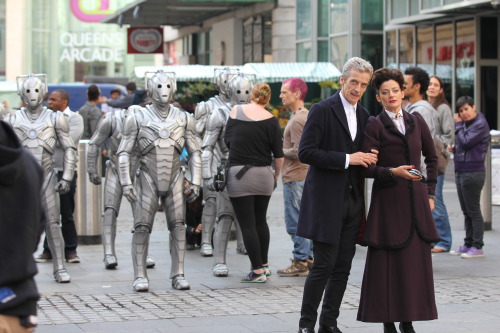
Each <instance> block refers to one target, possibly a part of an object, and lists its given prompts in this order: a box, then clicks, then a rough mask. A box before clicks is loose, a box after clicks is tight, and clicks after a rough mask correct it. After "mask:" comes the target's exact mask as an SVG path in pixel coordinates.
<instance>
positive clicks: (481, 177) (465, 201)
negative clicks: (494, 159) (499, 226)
mask: <svg viewBox="0 0 500 333" xmlns="http://www.w3.org/2000/svg"><path fill="white" fill-rule="evenodd" d="M485 178H486V173H485V172H484V171H478V172H456V173H455V183H456V184H457V192H458V199H459V200H460V207H461V208H462V212H463V214H464V223H465V238H464V245H465V246H467V247H475V248H476V249H482V248H483V245H484V242H483V235H484V220H483V215H482V213H481V204H480V199H481V190H482V189H483V186H484V181H485Z"/></svg>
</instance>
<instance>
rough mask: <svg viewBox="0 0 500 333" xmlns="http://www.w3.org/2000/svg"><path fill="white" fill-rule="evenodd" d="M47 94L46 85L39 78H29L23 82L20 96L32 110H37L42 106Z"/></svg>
mask: <svg viewBox="0 0 500 333" xmlns="http://www.w3.org/2000/svg"><path fill="white" fill-rule="evenodd" d="M45 92H46V91H45V85H44V84H43V82H42V81H41V80H40V79H39V78H36V77H28V78H27V79H26V80H25V81H24V82H23V84H22V86H21V89H20V90H19V95H20V96H21V99H22V101H23V102H24V103H25V104H26V105H27V106H28V107H29V108H30V109H35V108H37V107H38V106H39V105H40V104H42V101H43V97H44V96H45Z"/></svg>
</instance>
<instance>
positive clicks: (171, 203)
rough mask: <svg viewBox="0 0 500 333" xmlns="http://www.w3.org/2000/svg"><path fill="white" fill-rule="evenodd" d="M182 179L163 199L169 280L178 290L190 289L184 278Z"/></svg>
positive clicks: (184, 227)
mask: <svg viewBox="0 0 500 333" xmlns="http://www.w3.org/2000/svg"><path fill="white" fill-rule="evenodd" d="M183 187H184V179H183V177H179V180H178V181H177V182H176V184H175V185H174V186H173V188H172V190H171V191H169V192H168V194H167V195H166V196H165V197H162V198H164V201H163V204H164V205H165V215H166V217H167V223H168V230H169V231H170V235H169V248H170V258H171V260H172V266H171V270H170V278H171V279H172V287H173V288H175V289H178V290H186V289H189V288H190V285H189V282H188V281H187V280H186V279H185V277H184V255H185V253H186V224H185V217H186V206H185V195H184V191H183Z"/></svg>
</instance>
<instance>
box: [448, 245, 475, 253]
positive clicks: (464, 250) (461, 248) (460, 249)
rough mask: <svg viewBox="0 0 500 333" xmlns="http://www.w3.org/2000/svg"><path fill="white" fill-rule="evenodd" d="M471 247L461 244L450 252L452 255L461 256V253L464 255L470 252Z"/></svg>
mask: <svg viewBox="0 0 500 333" xmlns="http://www.w3.org/2000/svg"><path fill="white" fill-rule="evenodd" d="M470 249H471V248H470V247H468V246H466V245H460V246H459V247H458V249H457V250H456V251H450V254H451V255H452V256H460V255H462V254H464V253H467V252H469V250H470Z"/></svg>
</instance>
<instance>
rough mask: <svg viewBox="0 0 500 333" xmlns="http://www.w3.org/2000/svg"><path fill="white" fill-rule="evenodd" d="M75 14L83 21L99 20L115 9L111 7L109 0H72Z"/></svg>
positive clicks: (71, 5)
mask: <svg viewBox="0 0 500 333" xmlns="http://www.w3.org/2000/svg"><path fill="white" fill-rule="evenodd" d="M70 7H71V11H72V12H73V15H75V16H76V18H77V19H79V20H80V21H83V22H99V21H100V20H101V19H103V18H104V17H106V16H108V15H110V14H113V13H114V12H115V11H114V10H110V9H109V0H70Z"/></svg>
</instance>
